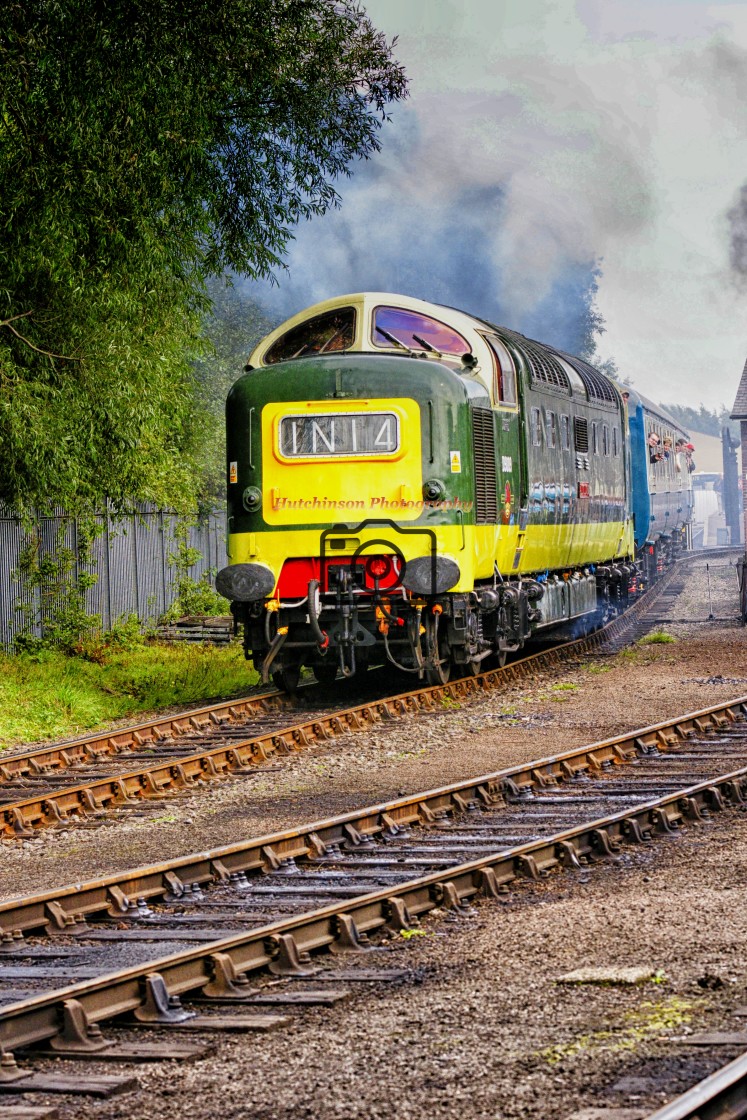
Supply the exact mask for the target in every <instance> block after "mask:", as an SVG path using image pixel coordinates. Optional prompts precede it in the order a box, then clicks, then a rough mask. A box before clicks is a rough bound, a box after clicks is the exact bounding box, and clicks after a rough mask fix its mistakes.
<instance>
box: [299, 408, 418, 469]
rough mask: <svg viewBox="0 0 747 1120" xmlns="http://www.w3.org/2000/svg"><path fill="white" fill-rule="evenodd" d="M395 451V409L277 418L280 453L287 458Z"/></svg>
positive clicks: (396, 448) (385, 453)
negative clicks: (390, 410) (278, 421)
mask: <svg viewBox="0 0 747 1120" xmlns="http://www.w3.org/2000/svg"><path fill="white" fill-rule="evenodd" d="M398 450H399V417H398V416H397V415H396V413H394V412H338V413H335V414H334V415H333V416H324V415H305V416H284V417H283V418H282V420H281V421H280V454H281V455H284V456H285V458H286V459H322V458H324V459H328V458H330V457H333V456H336V455H347V456H355V457H358V456H366V455H368V456H376V457H377V458H378V457H380V456H382V455H393V454H394V453H395V452H396V451H398Z"/></svg>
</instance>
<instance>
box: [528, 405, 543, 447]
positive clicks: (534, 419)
mask: <svg viewBox="0 0 747 1120" xmlns="http://www.w3.org/2000/svg"><path fill="white" fill-rule="evenodd" d="M530 425H531V429H532V443H533V444H534V446H535V447H541V446H542V424H541V421H540V410H539V409H538V408H533V409H532V411H531V414H530Z"/></svg>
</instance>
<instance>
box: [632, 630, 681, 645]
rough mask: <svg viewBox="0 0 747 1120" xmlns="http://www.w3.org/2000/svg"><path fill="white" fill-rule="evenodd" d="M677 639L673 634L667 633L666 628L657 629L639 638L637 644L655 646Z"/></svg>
mask: <svg viewBox="0 0 747 1120" xmlns="http://www.w3.org/2000/svg"><path fill="white" fill-rule="evenodd" d="M676 641H677V639H676V638H673V637H672V635H671V634H667V633H666V632H665V631H664V630H655V631H654V632H653V634H646V636H645V637H644V638H639V639H638V641H637V642H636V645H639V646H655V645H667V644H668V643H669V642H676Z"/></svg>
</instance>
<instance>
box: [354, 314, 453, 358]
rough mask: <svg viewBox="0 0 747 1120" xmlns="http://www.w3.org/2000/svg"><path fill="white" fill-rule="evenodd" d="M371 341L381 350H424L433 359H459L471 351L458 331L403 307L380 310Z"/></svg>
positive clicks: (376, 317)
mask: <svg viewBox="0 0 747 1120" xmlns="http://www.w3.org/2000/svg"><path fill="white" fill-rule="evenodd" d="M371 341H372V342H373V344H374V346H378V347H380V348H381V349H382V350H420V351H422V350H424V351H425V352H426V354H430V355H432V357H434V358H442V357H445V358H447V359H448V360H452V361H453V360H455V359H458V360H459V361H460V362H461V360H462V357H463V356H464V355H465V354H471V353H472V347H471V346H470V344H469V343H468V342H467V340H466V338H462V336H461V335H460V334H459V332H458V331H455V330H454V329H453V328H452V327H447V326H446V324H445V323H440V322H439V321H438V319H431V317H430V315H421V314H420V312H419V311H407V310H405V308H404V307H377V308H376V310H375V311H374V314H373V323H372V327H371Z"/></svg>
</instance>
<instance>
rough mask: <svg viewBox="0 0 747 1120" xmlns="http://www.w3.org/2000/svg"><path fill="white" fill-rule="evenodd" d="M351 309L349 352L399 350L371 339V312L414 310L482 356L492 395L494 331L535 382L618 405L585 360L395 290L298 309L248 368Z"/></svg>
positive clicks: (608, 382)
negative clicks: (489, 338) (310, 324)
mask: <svg viewBox="0 0 747 1120" xmlns="http://www.w3.org/2000/svg"><path fill="white" fill-rule="evenodd" d="M348 307H352V308H354V309H355V310H356V312H357V313H358V315H359V322H358V323H357V324H356V328H355V337H354V338H353V340H352V342H351V343H350V344H349V345H348V346H346V347H345V349H346V351H347V352H348V353H349V352H351V351H354V352H367V353H379V354H381V353H386V352H387V351H388V352H391V351H392V350H395V351H396V350H397V348H398V347H397V343H398V341H399V340H398V339H397V338H396V337H394V336H392V335H391V334H389V335H387V334H386V332H382V331H380V330H378V333H379V334H383V335H384V337H385V338H386V337H388V338H389V340H390V346H389V347H387V345H386V343H382V342H378V341H377V342H374V341H373V337H372V333H371V331H370V330H369V329H368V327H369V324H370V323H371V322H372V316H373V313H374V311H375V310H376V309H377V308H380V307H385V308H394V309H397V310H401V311H411V312H415V313H417V314H420V315H423V316H426V317H428V318H432V319H435V320H436V321H437V322H439V323H441V324H443V326H444V327H447V328H450V329H451V331H453V332H456V333H457V334H458V335H460V336H461V337H462V339H463V341H464V342H465V343H466V345H467V350H466V352H467V353H471V354H473V355H474V356H475V357H477V358H478V363H477V366H476V368H475V369H474V375H475V376H476V377H477V378H478V379H480V380H482V381H483V383H484V384H485V386H486V389H487V390H488V392H491V390H492V381H493V375H492V365H493V359H492V356H491V354H490V351H489V348H488V346H487V343H486V341H485V337H484V336H485V334H486V333H494V334H495V335H497V336H498V338H500V339H501V340H502V341H503V342H504V343H507V344H509V346H510V347H512V348H514V349H517V350H519V352H520V353H521V355H522V357H523V359H524V361H525V363H526V364H527V366H528V367H529V369H530V371H531V375H532V380H533V383H535V384H537V383H539V384H543V385H544V386H546V387H550V388H552V389H555V390H557V391H559V392H561V393H565V394H569V395H570V394H571V393H573V394H574V395H580V396H582V397H586V398H588V399H589V400H593V401H594V402H595V403H596V404H601V405H603V406H606V407H608V408H618V407H619V392H620V390H619V387H618V386H617V385H616V384H615V383H614V381H613V380H612V379H611V378H609V377H607V376H606V374H603V373H602V372H601V371H600V370H597V369H596V368H595V367H594V366H592V365H590V364H589V363H588V362H586V361H584V360H583V359H581V358H577V357H574V356H573V355H570V354H567V353H565V352H564V351H562V350H558V349H556V348H555V347H553V346H550V345H548V344H547V343H543V342H538V341H535V340H534V339H530V338H527V337H526V336H525V335H523V334H520V333H519V332H518V331H514V330H510V329H509V328H507V327H501V326H498V325H496V324H494V323H491V322H489V321H487V320H485V319H481V318H479V317H478V316H475V315H471V314H470V313H469V312H466V311H462V310H461V309H459V308H456V307H450V306H448V305H444V304H438V303H432V302H429V301H427V300H422V299H417V298H415V297H414V296H405V295H402V294H398V293H393V292H356V293H349V294H347V295H341V296H335V297H334V298H332V299H329V300H324V301H322V302H320V303H317V304H314V305H312V306H311V307H307V308H304V310H303V311H300V312H299V313H298V314H297V315H294V316H292V317H291V318H290V319H287V320H286V321H285V322H284V323H281V324H280V326H278V327H276V329H275V330H274V331H272V332H271V333H270V334H269V335H267V336H266V337H265V338H264V339H263V340H262V341H261V342H260V343H259V345H258V346H257V347H256V348H255V350H254V351H253V352H252V354H251V355H250V358H249V364H250V365H251V366H253V367H257V366H262V365H266V364H268V363H267V362H266V361H265V359H266V357H267V356H268V354H269V353H270V351H271V350H272V349H273V347H274V346H275V344H277V343H278V342H280V340H282V339H283V338H284V336H285V335H287V334H290V332H292V331H295V330H296V329H297V328H300V327H301V326H302V325H303V324H304V323H305V322H307V321H310V320H312V319H316V318H318V317H320V316H322V315H325V314H328V313H330V314H331V313H333V312H334V311H336V310H342V309H343V308H348ZM412 337H413V341H414V343H415V344H414V345H413V347H412V352H413V353H416V354H417V356H420V357H431V354H429V353H428V351H429V350H432V351H434V353H433V355H432V356H433V357H438V358H439V359H440V360H441V361H445V362H447V364H448V363H451V364H452V365H454V364H459V361H460V358H461V354H459V355H458V356H455V354H454V353H451V354H448V353H446V354H437V353H436V352H435V350H436V348H435V347H430V346H428V345H427V344H426V345H424V346H422V348H421V346H420V343H421V342H422V341H423V340H422V339H421V338H419V337H418V335H413V336H412ZM402 348H404V349H410V347H409V346H406V345H403V344H402V343H401V341H399V349H402ZM320 352H321V351H320ZM292 356H294V357H295V356H297V355H296V354H293V355H292ZM312 356H314V355H313V354H306V353H305V354H304V357H312ZM277 360H278V359H277V358H275V359H274V361H277ZM272 361H273V359H272V358H271V362H272ZM488 371H489V372H488Z"/></svg>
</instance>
